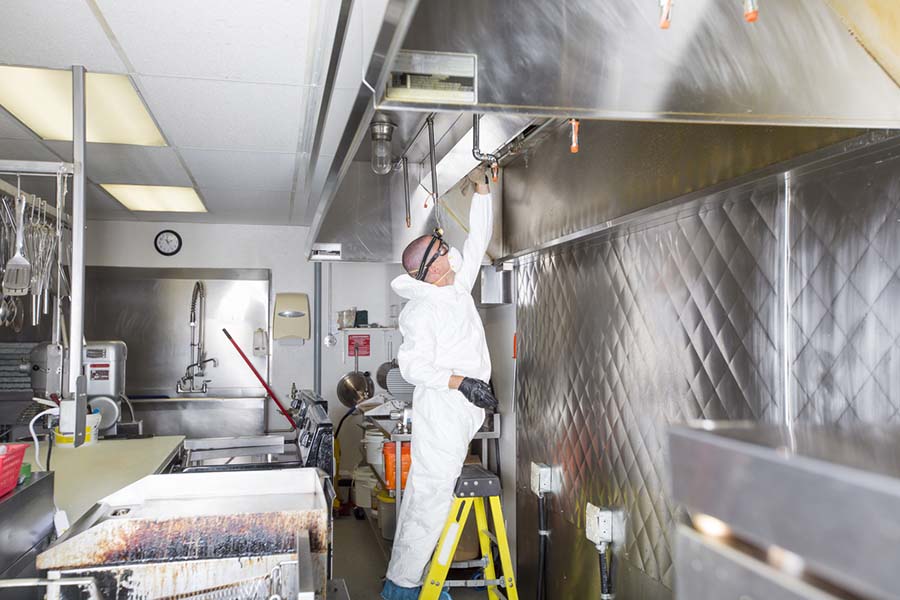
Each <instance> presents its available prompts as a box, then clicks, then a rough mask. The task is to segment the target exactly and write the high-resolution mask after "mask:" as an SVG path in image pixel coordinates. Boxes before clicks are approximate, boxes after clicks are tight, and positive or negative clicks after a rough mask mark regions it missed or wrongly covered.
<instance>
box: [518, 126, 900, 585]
mask: <svg viewBox="0 0 900 600" xmlns="http://www.w3.org/2000/svg"><path fill="white" fill-rule="evenodd" d="M869 141H871V140H869ZM891 144H892V143H887V144H885V143H882V144H881V145H880V146H877V147H874V146H867V145H866V144H863V145H864V146H866V147H865V148H864V149H859V148H858V147H857V146H856V145H854V144H850V145H848V146H846V147H843V148H842V149H841V152H843V151H846V150H848V149H854V148H855V152H854V154H841V155H840V156H834V154H836V153H837V152H838V151H837V149H835V150H834V151H829V152H828V153H825V154H819V155H816V156H815V157H810V158H809V160H807V161H805V162H804V161H801V162H800V163H799V164H797V163H792V164H791V165H790V170H789V175H788V178H787V179H786V177H785V170H784V169H778V168H775V169H772V170H770V171H769V172H767V173H761V174H760V175H759V176H758V177H756V178H755V179H753V180H750V181H745V182H742V183H741V184H740V185H735V186H734V187H731V188H726V189H722V190H720V191H717V192H716V193H714V194H709V195H706V196H702V195H701V196H697V197H694V198H692V199H689V200H686V201H678V202H673V203H670V204H666V205H662V206H660V207H658V208H657V209H655V210H651V211H645V212H644V213H642V214H641V216H640V217H639V218H636V219H634V220H631V221H627V222H626V223H624V224H622V225H620V226H618V227H617V228H615V229H610V230H607V231H605V232H604V233H602V234H600V235H595V236H594V237H592V238H590V239H585V240H581V241H577V242H573V243H570V244H568V245H565V246H560V247H555V248H551V249H546V250H542V251H539V252H536V253H533V254H531V255H528V256H526V257H525V258H523V259H521V260H520V264H519V269H518V300H517V321H518V325H517V329H518V337H519V344H520V348H519V359H518V369H517V391H516V409H517V411H518V415H517V418H518V440H517V444H518V446H517V448H518V453H519V462H518V477H517V481H518V482H520V483H519V487H518V490H517V527H518V553H519V559H518V567H519V568H518V574H519V578H520V585H521V586H522V587H523V589H524V592H525V594H526V597H528V595H529V592H531V590H533V589H534V584H535V580H536V564H537V533H536V530H537V516H536V499H535V497H534V496H533V494H531V492H530V491H529V489H528V480H529V477H528V470H529V466H530V463H531V462H532V461H540V462H546V463H549V464H552V465H559V466H561V468H562V472H563V482H562V490H561V493H560V494H558V495H556V496H554V497H552V499H551V502H550V507H551V511H552V514H551V518H550V528H551V530H552V534H551V538H550V539H551V542H550V561H549V581H550V587H549V592H550V593H549V597H550V598H575V597H598V595H599V573H598V567H597V557H596V551H595V550H594V549H593V547H592V545H591V544H589V543H588V542H587V540H586V539H585V538H584V505H585V503H586V502H588V501H590V502H592V503H594V504H601V505H610V506H614V507H622V508H624V509H625V510H626V512H627V515H628V525H627V541H626V543H625V546H624V548H623V550H622V551H621V552H620V553H619V558H620V565H621V568H620V569H619V573H618V575H617V578H618V589H617V597H619V598H626V599H627V598H642V599H644V598H649V599H655V598H668V597H670V596H671V592H670V589H671V586H672V581H673V575H674V574H673V567H672V559H671V547H672V536H673V533H672V532H673V525H674V524H675V523H677V522H679V521H681V520H684V519H685V518H686V514H685V512H684V510H683V509H682V508H681V507H679V506H677V505H675V504H674V503H673V502H672V501H671V500H670V499H669V498H668V483H667V481H668V477H669V474H668V469H667V460H666V449H665V437H664V432H665V428H666V426H667V425H668V424H670V423H673V422H680V421H684V420H686V419H692V418H710V419H751V420H761V421H770V422H784V420H785V415H786V414H788V415H791V416H792V417H793V418H798V419H801V420H815V421H818V422H826V423H842V424H843V423H851V422H854V421H858V420H872V421H883V420H889V419H895V420H896V419H900V414H898V413H900V411H898V408H897V400H896V391H897V390H898V389H900V388H898V387H897V384H898V383H900V381H898V377H900V376H898V375H897V372H898V364H897V361H898V360H900V354H898V348H897V342H898V339H900V317H895V316H893V314H892V312H891V311H892V310H893V308H894V306H895V305H896V298H897V297H898V293H900V287H898V284H900V281H898V276H897V271H898V268H900V243H898V242H897V241H896V240H900V222H898V219H900V214H897V213H898V210H900V209H898V202H900V162H898V160H900V159H897V158H896V157H895V156H896V154H897V151H896V150H894V149H892V148H890V147H889V146H890V145H891ZM894 145H896V144H894ZM532 176H534V174H532ZM586 177H590V176H589V175H586ZM511 179H512V174H510V173H509V172H508V173H507V188H506V189H507V190H513V189H515V186H514V184H513V183H512V181H511ZM555 181H556V186H557V187H556V193H558V194H559V195H560V196H561V197H562V196H565V194H566V193H567V192H568V191H569V189H570V187H571V186H569V185H568V184H567V183H565V182H564V183H560V180H555ZM786 181H787V183H786ZM579 186H580V188H579V189H581V190H588V189H590V186H587V185H586V184H585V182H582V183H581V184H579ZM582 193H588V192H586V191H585V192H582ZM589 201H590V198H584V197H582V198H579V199H577V203H579V205H582V204H583V203H586V202H589ZM785 231H790V236H789V237H787V238H786V237H785V235H784V232H785ZM787 241H789V242H790V243H786V242H787ZM785 265H789V268H785ZM785 290H787V292H788V293H787V295H786V294H785V293H784V292H785ZM894 312H896V311H894ZM785 323H788V327H787V328H786V327H785ZM785 331H786V332H787V333H788V335H784V332H785ZM786 357H787V358H788V360H785V358H786ZM786 381H787V382H788V383H789V384H790V385H787V386H786V385H785V382H786Z"/></svg>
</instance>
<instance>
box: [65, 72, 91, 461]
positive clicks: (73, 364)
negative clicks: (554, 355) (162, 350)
mask: <svg viewBox="0 0 900 600" xmlns="http://www.w3.org/2000/svg"><path fill="white" fill-rule="evenodd" d="M85 109H86V105H85V89H84V67H82V66H79V65H76V66H74V67H72V157H73V160H72V162H73V164H74V167H75V174H74V176H73V177H72V265H71V268H70V270H71V283H72V296H71V303H70V318H69V327H70V335H69V393H70V394H74V398H73V399H74V401H75V409H74V410H75V415H74V416H75V428H74V429H75V435H74V438H75V440H74V445H75V447H76V448H77V447H78V446H80V445H81V444H83V443H84V439H85V421H86V413H87V395H86V393H85V392H86V389H85V387H86V386H85V380H84V375H82V373H81V368H82V360H81V359H82V352H83V351H84V229H85V168H84V163H85V146H86V144H85V141H86V139H85V138H86V131H85V128H86V125H85V123H86V119H85V114H86V110H85ZM60 428H62V421H60Z"/></svg>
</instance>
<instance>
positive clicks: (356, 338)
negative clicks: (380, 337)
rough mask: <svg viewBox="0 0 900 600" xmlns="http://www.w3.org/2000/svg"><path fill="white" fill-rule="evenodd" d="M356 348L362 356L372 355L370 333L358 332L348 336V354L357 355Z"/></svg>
mask: <svg viewBox="0 0 900 600" xmlns="http://www.w3.org/2000/svg"><path fill="white" fill-rule="evenodd" d="M356 349H358V350H359V355H360V356H369V355H371V353H372V352H371V345H370V343H369V334H368V333H357V334H351V335H348V336H347V356H350V357H353V356H356Z"/></svg>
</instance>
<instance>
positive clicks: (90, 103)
mask: <svg viewBox="0 0 900 600" xmlns="http://www.w3.org/2000/svg"><path fill="white" fill-rule="evenodd" d="M85 103H86V105H87V123H86V128H87V141H89V142H101V143H107V144H132V145H136V146H165V145H166V140H165V139H164V138H163V136H162V133H160V131H159V129H158V128H157V127H156V123H154V121H153V119H152V118H151V117H150V113H148V112H147V108H146V107H145V106H144V103H143V102H142V101H141V99H140V97H139V96H138V94H137V92H136V91H135V89H134V86H133V85H132V84H131V80H130V79H129V78H128V76H127V75H114V74H109V73H87V75H85ZM0 104H2V105H3V107H4V108H5V109H6V110H8V111H9V112H10V113H12V114H13V115H14V116H15V117H16V118H17V119H19V120H20V121H21V122H22V123H24V124H25V126H26V127H28V128H29V129H31V130H32V131H34V132H35V133H36V134H37V135H39V136H40V137H41V138H43V139H45V140H59V141H71V139H72V73H71V71H61V70H56V69H34V68H29V67H9V66H0Z"/></svg>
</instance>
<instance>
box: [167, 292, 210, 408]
mask: <svg viewBox="0 0 900 600" xmlns="http://www.w3.org/2000/svg"><path fill="white" fill-rule="evenodd" d="M205 332H206V288H205V286H204V285H203V282H202V281H198V282H196V283H194V291H193V293H192V294H191V364H189V365H188V366H187V368H186V369H185V370H184V377H182V378H181V379H179V380H178V382H177V383H176V384H175V390H176V391H177V392H178V393H184V392H187V393H197V392H200V393H202V394H205V393H206V391H207V389H208V387H207V384H208V383H210V382H211V381H212V380H211V379H203V378H204V377H205V376H206V365H207V364H209V363H212V364H213V366H214V367H218V366H219V361H217V360H216V359H215V358H206V345H205V340H204V338H205ZM197 378H200V380H201V381H202V383H201V385H200V386H199V387H198V386H197Z"/></svg>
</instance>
